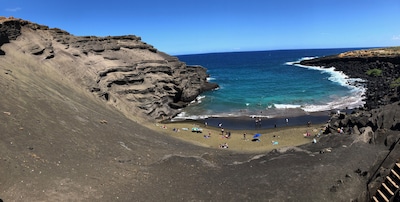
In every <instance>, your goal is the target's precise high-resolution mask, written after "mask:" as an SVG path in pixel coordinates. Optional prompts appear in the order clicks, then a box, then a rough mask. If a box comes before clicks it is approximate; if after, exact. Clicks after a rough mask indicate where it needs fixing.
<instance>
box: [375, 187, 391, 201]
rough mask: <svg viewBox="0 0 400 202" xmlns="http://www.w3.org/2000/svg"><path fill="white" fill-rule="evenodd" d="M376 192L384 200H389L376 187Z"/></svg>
mask: <svg viewBox="0 0 400 202" xmlns="http://www.w3.org/2000/svg"><path fill="white" fill-rule="evenodd" d="M378 194H379V196H380V197H381V198H382V199H383V200H384V201H386V202H389V199H388V198H387V197H386V196H385V194H384V193H382V191H381V190H379V189H378Z"/></svg>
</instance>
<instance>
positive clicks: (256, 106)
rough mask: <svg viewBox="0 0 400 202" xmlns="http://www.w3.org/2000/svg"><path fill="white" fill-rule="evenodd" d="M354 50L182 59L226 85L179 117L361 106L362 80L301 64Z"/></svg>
mask: <svg viewBox="0 0 400 202" xmlns="http://www.w3.org/2000/svg"><path fill="white" fill-rule="evenodd" d="M350 50H356V48H345V49H305V50H275V51H253V52H227V53H209V54H194V55H179V56H177V57H178V58H179V60H181V61H183V62H185V63H186V64H187V65H201V66H203V67H205V68H207V72H208V74H209V78H208V79H209V81H210V82H215V83H218V84H219V86H220V87H219V88H218V89H216V90H213V91H209V92H205V93H203V94H202V95H200V96H199V97H197V99H196V100H195V101H193V102H192V103H191V104H190V105H189V106H188V107H187V108H184V109H183V110H182V112H181V113H180V114H179V115H178V116H177V117H175V118H174V119H175V120H179V119H206V118H210V117H243V116H246V117H253V118H254V117H266V118H273V117H285V116H286V117H293V116H296V115H305V114H309V113H312V112H323V111H330V110H340V109H352V108H356V107H359V106H361V105H363V104H364V102H363V101H362V99H363V94H364V93H365V88H364V87H363V86H362V85H359V83H360V81H361V80H359V79H350V78H348V77H347V76H346V75H345V74H343V73H342V72H338V71H335V69H334V67H326V68H322V67H307V66H301V65H299V64H296V62H299V61H301V60H304V59H310V58H315V57H322V56H327V55H334V54H339V53H342V52H346V51H350ZM361 82H362V81H361ZM356 84H357V85H356Z"/></svg>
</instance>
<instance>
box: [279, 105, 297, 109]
mask: <svg viewBox="0 0 400 202" xmlns="http://www.w3.org/2000/svg"><path fill="white" fill-rule="evenodd" d="M274 106H275V108H277V109H295V108H300V107H301V105H292V104H274Z"/></svg>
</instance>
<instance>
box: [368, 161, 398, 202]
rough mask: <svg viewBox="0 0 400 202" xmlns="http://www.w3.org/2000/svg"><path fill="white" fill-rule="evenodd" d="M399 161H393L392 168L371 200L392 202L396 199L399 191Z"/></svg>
mask: <svg viewBox="0 0 400 202" xmlns="http://www.w3.org/2000/svg"><path fill="white" fill-rule="evenodd" d="M399 187H400V163H395V165H394V166H393V168H392V169H391V170H390V173H389V175H388V176H386V179H385V181H384V182H382V185H381V186H380V187H379V189H378V190H377V191H376V193H375V195H374V196H373V197H372V201H375V202H393V201H395V200H398V199H399V198H400V197H399V191H400V188H399Z"/></svg>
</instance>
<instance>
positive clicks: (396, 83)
mask: <svg viewBox="0 0 400 202" xmlns="http://www.w3.org/2000/svg"><path fill="white" fill-rule="evenodd" d="M399 86H400V77H399V78H397V79H396V80H394V81H392V83H391V84H390V87H391V88H397V87H399Z"/></svg>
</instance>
